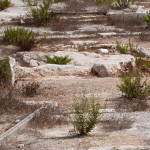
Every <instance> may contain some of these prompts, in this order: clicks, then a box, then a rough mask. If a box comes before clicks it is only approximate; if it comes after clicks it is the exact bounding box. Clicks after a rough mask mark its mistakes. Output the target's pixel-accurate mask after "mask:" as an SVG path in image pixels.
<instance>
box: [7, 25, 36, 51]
mask: <svg viewBox="0 0 150 150" xmlns="http://www.w3.org/2000/svg"><path fill="white" fill-rule="evenodd" d="M36 36H37V34H35V33H34V32H33V31H32V30H29V29H26V28H24V27H17V28H13V27H8V28H6V30H5V31H4V40H5V41H6V42H9V43H12V44H14V45H16V46H19V47H20V49H21V50H23V51H29V50H30V49H31V48H32V47H34V46H35V44H36V42H37V39H36Z"/></svg>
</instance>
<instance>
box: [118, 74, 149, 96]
mask: <svg viewBox="0 0 150 150" xmlns="http://www.w3.org/2000/svg"><path fill="white" fill-rule="evenodd" d="M121 80H122V83H121V84H120V85H118V87H119V89H120V90H121V91H122V93H123V94H125V97H127V98H129V99H133V98H138V99H141V98H145V97H147V96H148V95H150V85H147V81H146V80H144V81H142V75H141V74H140V73H139V72H138V71H136V72H135V73H129V74H126V73H125V74H123V75H122V76H121Z"/></svg>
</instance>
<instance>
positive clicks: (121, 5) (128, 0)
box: [112, 0, 135, 9]
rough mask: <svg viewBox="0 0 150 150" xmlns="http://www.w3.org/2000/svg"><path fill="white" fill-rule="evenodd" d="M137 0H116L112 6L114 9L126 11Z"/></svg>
mask: <svg viewBox="0 0 150 150" xmlns="http://www.w3.org/2000/svg"><path fill="white" fill-rule="evenodd" d="M134 2H135V0H114V3H113V4H112V8H114V9H125V8H128V7H130V5H131V4H133V3H134Z"/></svg>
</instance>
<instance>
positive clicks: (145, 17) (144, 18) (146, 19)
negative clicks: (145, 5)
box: [143, 13, 150, 28]
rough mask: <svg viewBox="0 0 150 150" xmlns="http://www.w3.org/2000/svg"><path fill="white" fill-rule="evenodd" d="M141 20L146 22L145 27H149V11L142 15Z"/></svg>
mask: <svg viewBox="0 0 150 150" xmlns="http://www.w3.org/2000/svg"><path fill="white" fill-rule="evenodd" d="M143 20H144V21H145V22H146V23H147V27H148V28H150V13H148V14H147V15H145V16H143Z"/></svg>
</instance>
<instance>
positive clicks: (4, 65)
mask: <svg viewBox="0 0 150 150" xmlns="http://www.w3.org/2000/svg"><path fill="white" fill-rule="evenodd" d="M10 79H11V71H10V65H9V58H5V59H3V60H0V83H2V82H3V83H8V81H9V80H10Z"/></svg>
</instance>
